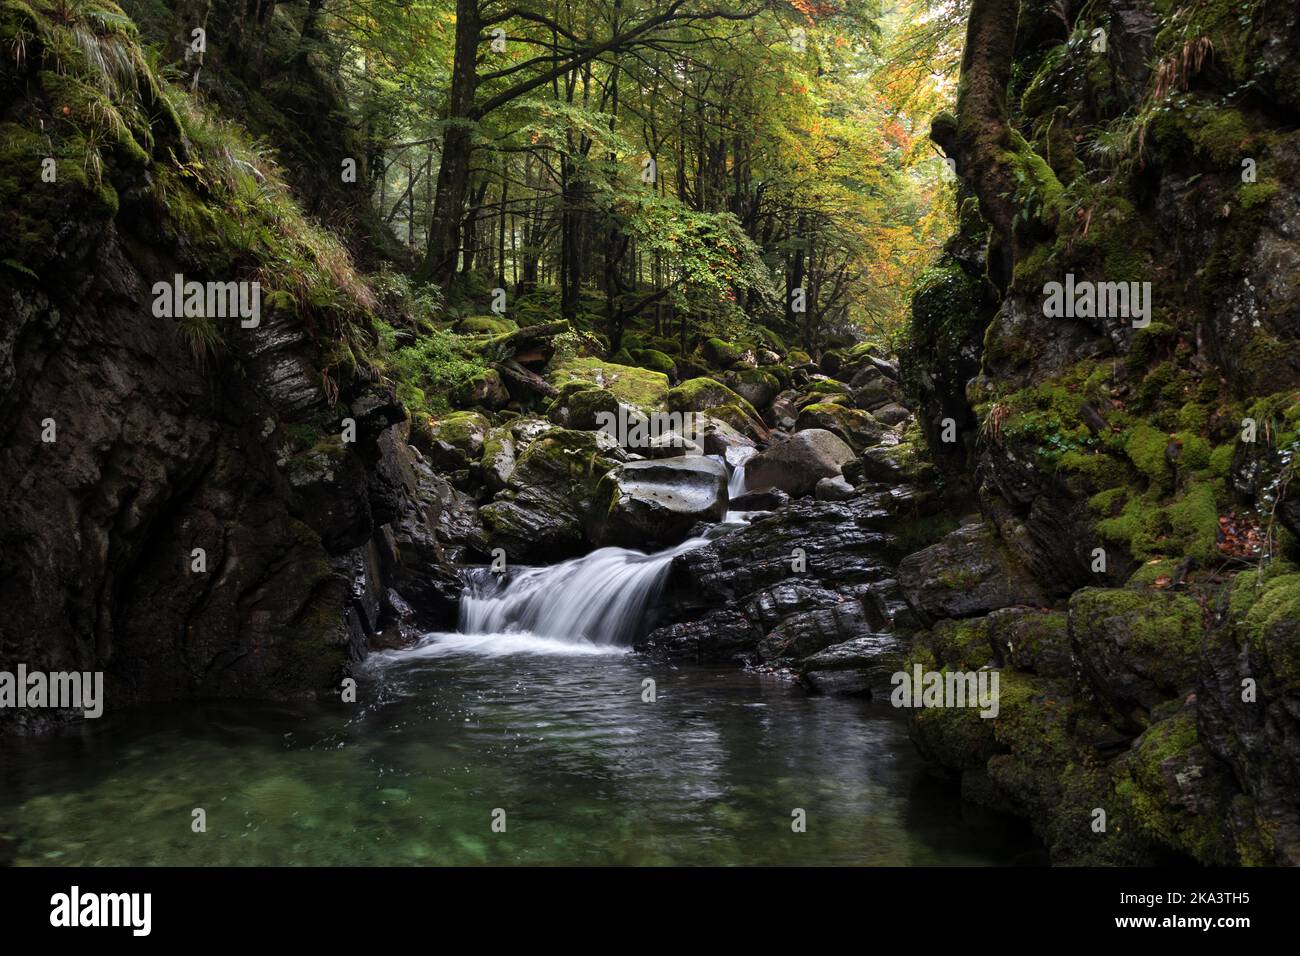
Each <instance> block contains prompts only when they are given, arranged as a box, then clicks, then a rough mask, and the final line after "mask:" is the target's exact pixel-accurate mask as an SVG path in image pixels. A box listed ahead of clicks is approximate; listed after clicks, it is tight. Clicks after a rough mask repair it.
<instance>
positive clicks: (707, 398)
mask: <svg viewBox="0 0 1300 956" xmlns="http://www.w3.org/2000/svg"><path fill="white" fill-rule="evenodd" d="M665 403H666V404H667V406H668V410H669V411H671V412H703V411H708V410H709V409H711V408H717V407H719V406H724V405H733V406H735V407H736V408H738V409H740V410H741V411H742V412H743V413H744V414H745V415H746V416H749V417H751V418H753V419H754V420H755V421H759V420H760V419H759V417H758V412H757V411H755V410H754V406H753V405H751V404H749V402H747V401H745V400H744V399H743V398H741V397H740V396H739V395H737V394H736V393H735V392H733V391H732V390H731V389H729V388H727V386H725V385H723V384H722V383H721V382H718V381H715V380H714V379H711V378H703V377H701V378H692V379H689V380H687V381H685V382H682V384H680V385H678V386H677V387H676V388H674V389H673V390H672V391H670V392H668V395H667V397H666V398H665Z"/></svg>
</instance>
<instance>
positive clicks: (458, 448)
mask: <svg viewBox="0 0 1300 956" xmlns="http://www.w3.org/2000/svg"><path fill="white" fill-rule="evenodd" d="M491 428H492V423H491V422H490V421H488V419H487V417H486V416H484V415H482V414H480V413H478V412H452V413H451V414H449V415H443V416H441V417H439V418H435V419H431V420H430V421H429V424H428V427H427V430H426V429H422V430H421V432H420V438H419V441H418V442H417V447H420V450H421V451H423V452H424V453H425V454H426V455H428V456H429V459H430V461H432V462H433V464H434V466H435V467H436V468H439V469H441V470H444V471H459V470H461V469H463V468H468V467H469V466H470V463H471V462H474V461H477V460H478V459H479V457H480V456H481V455H482V454H483V442H484V441H485V440H486V438H487V434H488V431H489V430H490V429H491Z"/></svg>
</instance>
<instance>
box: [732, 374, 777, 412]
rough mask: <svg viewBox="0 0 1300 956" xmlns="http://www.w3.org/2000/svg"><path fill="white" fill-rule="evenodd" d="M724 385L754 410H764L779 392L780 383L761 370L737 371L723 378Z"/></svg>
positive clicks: (773, 376)
mask: <svg viewBox="0 0 1300 956" xmlns="http://www.w3.org/2000/svg"><path fill="white" fill-rule="evenodd" d="M724 378H725V380H726V383H727V385H728V386H730V387H731V389H732V391H734V392H735V393H736V394H737V395H739V396H740V397H741V398H743V399H745V401H747V402H749V403H750V404H751V405H752V406H754V407H755V408H766V407H767V405H768V403H769V402H771V401H772V399H774V398H776V395H777V393H778V392H779V391H781V381H780V379H778V378H777V377H776V376H775V375H773V374H772V373H771V372H765V371H763V370H762V369H756V368H754V369H739V370H737V371H733V372H728V373H727V374H726V375H725V376H724Z"/></svg>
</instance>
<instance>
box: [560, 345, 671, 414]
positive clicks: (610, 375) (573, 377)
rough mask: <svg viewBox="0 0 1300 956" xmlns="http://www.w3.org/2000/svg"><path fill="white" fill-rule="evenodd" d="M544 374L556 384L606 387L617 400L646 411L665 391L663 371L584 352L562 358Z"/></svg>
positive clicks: (666, 380)
mask: <svg viewBox="0 0 1300 956" xmlns="http://www.w3.org/2000/svg"><path fill="white" fill-rule="evenodd" d="M547 377H548V378H549V379H550V380H551V382H552V383H553V384H555V385H556V386H557V387H563V385H564V384H565V383H568V382H574V381H577V382H583V383H586V384H587V385H596V386H599V387H601V388H607V389H609V390H610V391H611V392H613V393H614V395H615V397H616V398H618V399H619V401H622V402H626V403H627V404H629V405H633V406H635V407H637V408H640V409H642V410H643V411H647V412H648V411H653V410H655V409H656V408H658V407H659V405H660V404H661V403H662V402H663V400H664V397H665V396H666V395H667V394H668V376H667V375H665V374H664V373H663V372H656V371H654V370H653V369H648V368H637V367H635V366H632V365H618V364H616V363H613V362H605V361H602V360H601V359H598V358H592V357H586V356H575V357H571V358H568V359H565V360H564V361H563V362H561V363H560V364H558V365H554V366H553V367H552V368H551V369H550V370H549V371H548V372H547Z"/></svg>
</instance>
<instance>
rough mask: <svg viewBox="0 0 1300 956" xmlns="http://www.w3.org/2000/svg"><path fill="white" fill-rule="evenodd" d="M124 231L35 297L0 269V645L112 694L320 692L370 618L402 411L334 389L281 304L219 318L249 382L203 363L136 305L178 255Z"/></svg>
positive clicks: (394, 494)
mask: <svg viewBox="0 0 1300 956" xmlns="http://www.w3.org/2000/svg"><path fill="white" fill-rule="evenodd" d="M122 225H123V228H122V230H121V231H120V232H116V233H105V234H98V235H95V236H93V237H87V240H88V241H87V242H86V244H85V245H84V246H83V247H82V248H81V249H80V251H74V250H71V249H69V250H66V251H65V252H64V255H65V259H64V260H63V262H62V263H61V266H60V269H61V272H62V273H63V274H64V276H65V280H64V281H63V282H61V283H59V284H58V285H57V286H46V287H45V289H46V290H47V291H43V292H38V291H36V290H35V289H34V288H32V285H31V284H29V283H27V282H25V281H18V282H15V281H14V279H15V276H14V274H13V273H12V272H9V271H8V270H6V276H5V278H4V279H3V280H0V281H2V282H3V285H4V286H5V287H4V288H3V289H0V297H2V298H3V300H4V302H5V303H6V309H7V311H8V313H9V316H10V319H9V321H8V322H7V323H6V326H5V333H4V335H5V338H6V339H7V345H8V346H9V347H8V348H6V349H5V351H6V352H7V353H8V354H10V355H12V362H13V364H12V366H11V368H10V373H9V375H8V376H7V377H6V379H5V385H4V388H3V389H2V390H0V409H3V416H2V417H3V421H4V423H5V424H4V434H3V447H4V452H3V454H2V455H0V483H3V485H4V487H5V488H6V489H7V492H6V494H5V496H4V501H3V503H0V600H2V601H3V605H4V607H5V608H6V613H5V615H4V619H3V620H2V621H0V646H2V647H3V648H4V654H3V657H4V660H5V661H6V662H17V661H22V662H24V663H26V664H27V665H28V667H29V668H31V669H34V670H35V669H41V670H68V669H82V670H101V669H102V670H104V671H105V673H106V680H107V685H108V689H107V693H108V694H109V695H110V699H112V700H114V701H117V702H118V703H119V704H123V703H126V702H130V701H143V700H155V699H173V698H178V697H188V696H191V695H205V696H260V697H282V696H290V695H297V694H301V693H305V692H309V691H315V690H321V689H324V688H326V687H329V686H332V685H334V684H335V682H336V681H337V679H338V678H339V677H341V676H342V675H343V673H345V669H346V667H347V666H349V662H350V661H351V660H354V659H356V658H359V657H360V656H361V655H362V654H363V653H364V651H365V638H366V634H367V632H368V631H372V630H373V629H375V628H377V627H378V621H377V619H376V618H377V610H376V605H375V602H373V601H368V600H367V599H366V597H365V595H366V594H373V593H375V583H376V582H375V577H376V574H377V572H378V560H377V552H376V551H375V550H374V549H375V542H376V535H377V531H378V528H379V526H380V523H381V522H391V521H393V520H395V519H396V518H397V511H398V510H399V509H400V508H401V507H403V504H402V502H401V501H400V499H401V494H400V493H399V492H398V491H397V490H396V486H395V485H394V484H393V483H392V475H391V474H389V473H386V472H385V469H386V468H388V467H389V466H391V465H392V464H393V455H392V454H391V453H390V452H391V449H386V448H384V447H381V443H383V442H385V441H386V438H385V436H387V435H389V434H390V431H389V429H390V428H391V426H392V425H393V424H394V423H395V422H397V421H399V420H400V419H401V409H400V406H398V405H397V404H396V402H395V401H393V399H392V396H391V394H388V395H386V396H384V395H380V396H378V398H377V400H376V396H375V395H374V394H370V393H368V392H367V391H366V388H365V387H362V386H361V385H360V384H358V385H356V386H349V388H348V389H347V390H345V391H344V393H343V394H342V395H340V396H339V401H338V402H337V403H336V404H334V405H331V404H330V403H329V401H328V400H327V398H326V395H325V393H324V392H323V391H322V390H321V388H320V383H319V380H318V379H317V378H316V377H315V375H314V373H313V372H312V369H314V368H319V367H321V363H320V362H319V361H318V360H317V359H315V358H314V352H315V349H316V348H317V346H316V345H315V344H314V343H313V342H312V340H311V339H310V338H309V337H308V336H307V334H306V332H305V330H304V328H303V326H302V324H301V322H300V321H299V320H298V319H297V318H296V317H295V316H292V315H289V314H281V313H272V314H271V315H269V316H264V317H263V320H262V324H261V326H260V327H259V328H257V329H250V330H239V329H237V328H236V329H235V330H234V331H232V332H230V333H229V334H228V344H229V347H230V349H231V353H232V355H231V358H232V359H233V358H238V359H239V360H240V361H241V362H242V363H243V365H244V374H243V375H242V376H240V375H230V374H223V373H222V365H219V364H216V363H211V362H210V363H208V364H206V365H205V364H204V363H199V362H197V361H195V359H194V357H193V356H192V355H191V354H190V353H189V351H188V348H187V346H186V345H185V344H184V342H183V340H182V339H181V338H180V337H179V336H178V335H177V334H176V331H175V327H174V324H173V323H170V322H168V321H165V320H152V319H149V318H148V316H149V311H148V309H149V305H148V304H149V302H150V297H149V293H148V290H149V287H150V284H151V281H152V279H153V278H154V277H156V276H157V275H160V274H163V273H165V274H167V275H171V274H172V273H173V272H188V271H190V267H189V265H188V264H185V263H181V262H175V263H166V264H162V263H157V262H148V261H139V260H136V259H133V258H132V256H133V254H134V253H132V252H130V251H128V248H134V246H131V247H127V246H124V245H123V243H122V239H128V238H129V239H130V241H131V242H138V241H139V240H140V238H141V237H140V236H138V235H137V236H134V237H132V236H131V235H130V232H131V229H132V224H131V221H130V220H126V221H124V222H123V224H122ZM140 228H143V227H140ZM155 241H156V240H155ZM158 246H159V247H162V246H163V244H162V243H158ZM83 256H84V257H87V258H82V257H83ZM91 256H93V259H92V258H89V257H91ZM74 275H75V276H77V277H78V278H77V279H76V280H73V281H68V280H67V277H68V276H74ZM54 288H57V290H58V292H57V298H51V297H50V291H49V290H50V289H54ZM20 339H21V341H22V343H23V345H22V348H20V349H13V348H12V345H13V343H15V342H17V341H19V340H20ZM346 417H352V418H354V419H355V420H356V421H357V423H358V436H357V437H358V440H357V442H356V443H344V442H343V441H341V440H340V438H339V436H340V434H341V428H342V425H341V422H342V419H343V418H346ZM45 419H52V420H53V422H54V423H55V427H56V431H55V433H54V434H55V438H56V440H55V441H52V442H44V441H42V439H41V429H42V426H41V422H42V421H43V420H45ZM402 445H403V447H405V443H404V442H403V443H402ZM196 549H200V550H196ZM196 568H202V569H203V570H195V569H196ZM357 579H363V580H361V581H360V585H359V594H358V596H357V597H356V598H354V596H353V584H354V581H356V580H357ZM363 605H369V606H370V610H368V611H363V610H362V607H363ZM345 609H351V610H348V615H349V617H348V619H347V620H345ZM6 713H11V712H10V711H6Z"/></svg>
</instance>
